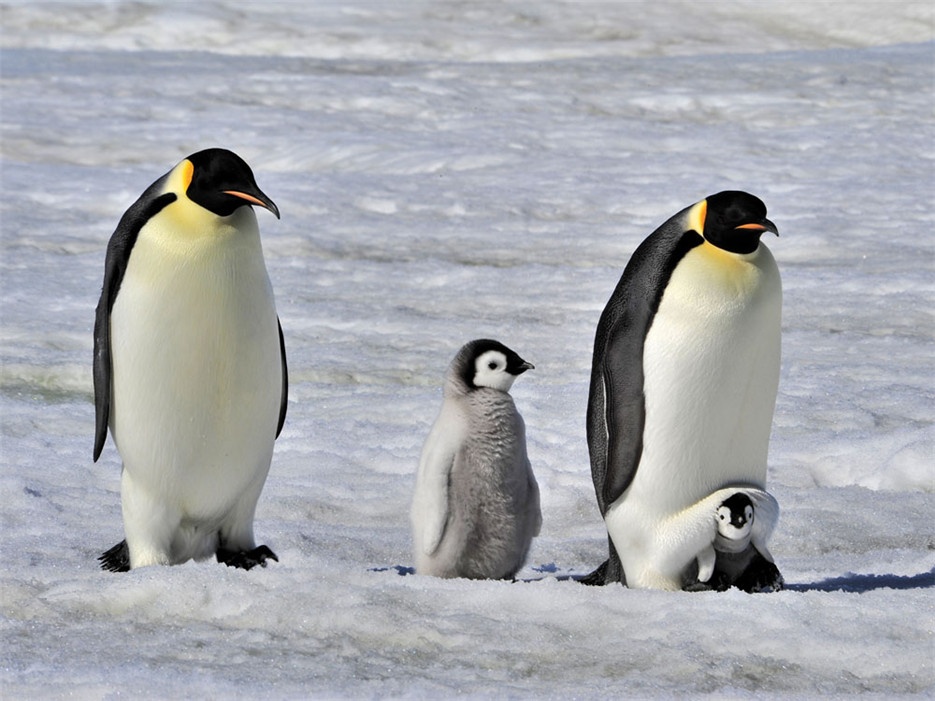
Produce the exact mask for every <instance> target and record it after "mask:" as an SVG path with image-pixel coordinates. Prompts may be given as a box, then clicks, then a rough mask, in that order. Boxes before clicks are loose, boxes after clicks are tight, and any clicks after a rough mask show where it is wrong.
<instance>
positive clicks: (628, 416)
mask: <svg viewBox="0 0 935 701" xmlns="http://www.w3.org/2000/svg"><path fill="white" fill-rule="evenodd" d="M767 231H769V232H772V233H774V234H777V235H778V230H777V228H776V226H775V225H774V224H773V222H771V221H770V220H769V219H767V218H766V206H765V205H764V204H763V202H762V201H761V200H760V199H758V198H757V197H754V196H753V195H751V194H748V193H746V192H739V191H724V192H719V193H717V194H714V195H711V196H709V197H707V198H705V199H703V200H701V201H699V202H697V203H695V204H693V205H690V206H689V207H686V208H685V209H683V210H682V211H680V212H678V213H677V214H675V215H674V216H673V217H671V218H670V219H669V220H668V221H666V222H665V223H664V224H662V225H661V226H660V227H659V228H658V229H656V230H655V231H654V232H653V233H652V234H651V235H650V236H649V237H648V238H647V239H646V240H645V241H643V242H642V243H641V244H640V246H638V247H637V249H636V251H635V252H634V253H633V256H632V257H631V259H630V261H629V263H628V264H627V266H626V268H625V269H624V272H623V275H622V276H621V278H620V281H619V283H618V284H617V287H616V289H615V290H614V292H613V294H612V296H611V298H610V300H609V301H608V303H607V305H606V307H605V309H604V311H603V313H602V315H601V318H600V321H599V323H598V326H597V331H596V334H595V340H594V354H593V359H592V367H591V383H590V392H589V397H588V409H587V440H588V451H589V455H590V460H591V475H592V479H593V482H594V488H595V492H596V495H597V502H598V507H599V509H600V511H601V515H602V517H603V519H604V523H605V526H606V528H607V532H608V544H609V557H608V559H607V561H606V562H604V563H603V564H602V565H601V566H600V567H598V568H597V569H596V570H595V571H594V572H592V573H591V574H590V575H587V576H586V577H584V578H582V581H584V583H586V584H607V583H610V582H621V583H623V584H625V585H627V586H630V587H633V588H658V589H679V588H680V586H681V581H680V576H679V575H678V573H672V572H667V573H660V572H656V571H653V569H652V568H651V567H649V566H648V564H647V563H649V562H651V561H652V560H654V559H657V558H658V557H659V556H660V554H659V553H655V552H653V551H652V548H654V547H655V548H663V549H667V548H668V549H675V550H678V549H679V544H678V543H668V544H667V543H664V542H662V541H660V540H659V539H656V538H652V537H651V535H652V531H653V528H654V527H655V525H656V524H662V523H664V522H666V521H667V519H669V518H671V517H672V516H673V515H675V514H678V513H680V512H681V511H682V510H684V509H686V508H688V507H689V506H690V505H692V504H695V503H697V502H698V501H699V500H702V499H704V498H706V497H708V496H709V495H710V494H712V493H713V492H715V491H717V490H719V489H722V488H726V487H729V486H730V485H746V486H752V487H755V488H759V489H763V488H764V486H765V482H766V457H767V447H768V443H769V433H770V427H771V424H772V416H773V409H774V406H775V401H776V391H777V388H778V382H779V360H780V320H781V307H782V285H781V281H780V276H779V270H778V268H777V266H776V262H775V260H774V259H773V256H772V254H771V253H770V251H769V249H768V248H767V247H766V246H765V245H764V244H763V243H762V242H761V241H760V237H761V235H762V234H763V233H764V232H767ZM754 564H755V565H758V564H759V563H754ZM754 574H755V573H754ZM776 574H778V570H777V571H776ZM752 576H753V575H752ZM754 578H755V576H754ZM766 579H768V577H766ZM763 586H764V587H765V588H770V586H771V583H770V582H768V581H764V582H763Z"/></svg>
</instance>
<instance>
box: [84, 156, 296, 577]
mask: <svg viewBox="0 0 935 701" xmlns="http://www.w3.org/2000/svg"><path fill="white" fill-rule="evenodd" d="M254 206H259V207H263V208H264V209H268V210H269V211H270V212H272V213H273V214H274V215H275V216H276V218H277V219H278V218H279V209H278V208H277V207H276V205H275V204H274V203H273V201H272V200H271V199H270V198H269V197H267V196H266V195H265V194H264V193H263V192H262V191H261V190H260V188H259V187H258V186H257V184H256V180H255V179H254V176H253V172H252V171H251V170H250V167H249V166H248V165H247V164H246V163H245V162H244V161H243V160H242V159H241V158H240V157H239V156H237V155H236V154H234V153H232V152H231V151H228V150H225V149H220V148H212V149H207V150H204V151H199V152H198V153H194V154H192V155H190V156H189V157H188V158H185V159H184V160H182V161H181V162H180V163H178V164H177V165H176V166H175V167H174V168H172V170H170V171H169V172H168V173H166V174H165V175H163V176H162V177H161V178H159V179H158V180H156V182H154V183H153V184H152V185H150V186H149V188H147V189H146V191H145V192H144V193H143V194H142V195H141V196H140V198H139V199H138V200H137V201H136V202H135V203H134V204H133V205H132V206H131V207H130V208H129V209H128V210H127V211H126V213H125V214H124V215H123V217H122V218H121V219H120V222H119V224H118V225H117V229H116V231H114V234H113V236H112V237H111V239H110V242H109V243H108V246H107V254H106V258H105V265H104V283H103V287H102V291H101V297H100V301H99V302H98V305H97V312H96V316H95V323H94V403H95V415H96V428H95V437H94V461H95V462H96V461H97V459H98V458H99V457H100V455H101V450H102V449H103V447H104V442H105V441H106V438H107V431H108V428H109V429H110V434H111V436H112V437H113V440H114V444H115V445H116V447H117V450H118V452H119V453H120V457H121V459H122V462H123V469H122V474H121V488H120V491H121V506H122V512H123V524H124V533H125V540H123V541H121V542H120V543H118V544H117V545H115V546H114V547H112V548H111V549H110V550H108V551H107V552H105V553H104V554H103V555H101V557H100V558H99V560H100V562H101V566H102V567H103V568H104V569H105V570H111V571H115V572H123V571H127V570H130V569H131V568H137V567H143V566H147V565H173V564H180V563H183V562H186V561H188V560H190V559H195V560H202V559H205V558H207V557H210V556H212V555H214V556H215V557H216V558H217V560H218V562H222V563H225V564H226V565H228V566H232V567H241V568H243V569H250V568H252V567H254V566H256V565H262V566H265V565H266V561H267V559H272V560H277V561H278V558H277V557H276V554H275V553H274V552H273V551H272V550H271V549H270V548H269V547H268V546H266V545H260V546H259V547H258V546H257V545H256V542H255V541H254V535H253V517H254V511H255V509H256V504H257V500H258V499H259V496H260V492H261V490H262V489H263V485H264V483H265V481H266V476H267V473H268V472H269V467H270V461H271V459H272V454H273V443H274V441H275V439H276V438H277V437H278V436H279V433H280V431H281V430H282V426H283V422H284V421H285V417H286V404H287V396H288V388H289V387H288V373H287V368H286V351H285V343H284V340H283V333H282V326H281V324H280V323H279V317H278V316H277V314H276V306H275V303H274V298H273V289H272V286H271V284H270V280H269V276H268V275H267V272H266V265H265V262H264V260H263V251H262V248H261V245H260V234H259V229H258V227H257V219H256V214H255V213H254V211H253V207H254Z"/></svg>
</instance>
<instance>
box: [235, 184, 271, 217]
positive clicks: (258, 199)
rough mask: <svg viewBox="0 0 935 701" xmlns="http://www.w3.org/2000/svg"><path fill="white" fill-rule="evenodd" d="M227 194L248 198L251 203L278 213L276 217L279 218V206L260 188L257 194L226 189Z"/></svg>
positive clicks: (243, 198)
mask: <svg viewBox="0 0 935 701" xmlns="http://www.w3.org/2000/svg"><path fill="white" fill-rule="evenodd" d="M224 194H225V195H231V196H233V197H239V198H240V199H242V200H246V201H247V202H249V203H250V204H255V205H259V206H260V207H263V209H268V210H269V211H271V212H272V213H273V214H275V215H276V218H277V219H279V207H277V206H276V204H275V203H274V202H273V201H272V200H271V199H270V198H269V197H267V196H266V195H264V194H263V193H262V192H260V191H259V190H257V191H256V194H255V195H254V194H250V193H249V192H241V191H240V190H224Z"/></svg>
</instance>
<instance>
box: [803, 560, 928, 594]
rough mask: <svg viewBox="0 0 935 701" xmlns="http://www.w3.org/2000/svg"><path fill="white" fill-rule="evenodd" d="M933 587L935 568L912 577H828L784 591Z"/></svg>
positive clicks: (870, 575) (891, 575) (864, 575)
mask: <svg viewBox="0 0 935 701" xmlns="http://www.w3.org/2000/svg"><path fill="white" fill-rule="evenodd" d="M933 587H935V567H933V568H932V569H931V570H929V571H928V572H920V573H919V574H914V575H895V574H854V573H852V572H849V573H848V574H846V575H844V576H842V577H829V578H828V579H823V580H821V581H820V582H812V583H809V584H786V586H785V589H786V591H797V592H807V591H827V592H831V591H845V592H851V593H854V594H863V593H865V592H868V591H876V590H877V589H903V590H905V589H931V588H933Z"/></svg>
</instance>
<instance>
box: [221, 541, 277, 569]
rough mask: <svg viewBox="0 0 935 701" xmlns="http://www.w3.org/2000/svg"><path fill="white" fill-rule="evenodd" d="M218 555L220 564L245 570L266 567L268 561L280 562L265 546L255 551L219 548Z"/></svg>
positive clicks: (258, 547)
mask: <svg viewBox="0 0 935 701" xmlns="http://www.w3.org/2000/svg"><path fill="white" fill-rule="evenodd" d="M216 555H217V559H218V562H223V563H224V564H225V565H227V566H228V567H239V568H241V569H244V570H249V569H253V568H254V567H256V566H257V565H259V566H260V567H266V560H267V559H270V560H275V561H276V562H279V558H278V557H276V553H274V552H273V551H272V550H270V549H269V548H268V547H267V546H265V545H259V546H257V547H255V548H254V549H253V550H228V549H226V548H218V550H217V553H216Z"/></svg>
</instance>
